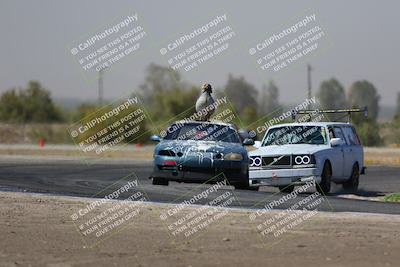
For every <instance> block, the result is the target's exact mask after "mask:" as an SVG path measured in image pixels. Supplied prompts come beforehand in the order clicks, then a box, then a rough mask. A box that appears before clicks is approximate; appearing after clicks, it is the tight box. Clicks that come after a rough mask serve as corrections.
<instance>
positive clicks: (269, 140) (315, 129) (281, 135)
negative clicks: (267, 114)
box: [262, 126, 327, 146]
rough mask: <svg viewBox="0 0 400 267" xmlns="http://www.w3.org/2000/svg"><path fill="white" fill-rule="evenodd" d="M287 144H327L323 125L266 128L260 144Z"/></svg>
mask: <svg viewBox="0 0 400 267" xmlns="http://www.w3.org/2000/svg"><path fill="white" fill-rule="evenodd" d="M287 144H313V145H325V144H327V135H326V132H325V128H324V127H320V126H284V127H276V128H272V129H270V130H268V133H267V135H266V136H265V138H264V140H263V143H262V146H271V145H287Z"/></svg>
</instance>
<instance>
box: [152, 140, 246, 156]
mask: <svg viewBox="0 0 400 267" xmlns="http://www.w3.org/2000/svg"><path fill="white" fill-rule="evenodd" d="M155 150H156V151H160V150H172V151H174V152H175V153H178V152H182V153H185V152H213V153H229V152H236V153H243V152H245V151H246V149H245V148H244V147H243V146H242V145H241V144H239V143H237V144H235V143H227V142H214V141H194V140H164V141H162V142H161V143H160V144H158V145H157V146H156V148H155Z"/></svg>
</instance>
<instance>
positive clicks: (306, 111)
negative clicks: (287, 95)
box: [292, 107, 368, 122]
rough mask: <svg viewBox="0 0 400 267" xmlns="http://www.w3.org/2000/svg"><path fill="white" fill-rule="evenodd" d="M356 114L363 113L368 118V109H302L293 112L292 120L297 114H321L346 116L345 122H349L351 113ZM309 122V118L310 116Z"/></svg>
mask: <svg viewBox="0 0 400 267" xmlns="http://www.w3.org/2000/svg"><path fill="white" fill-rule="evenodd" d="M357 112H363V113H364V116H365V117H368V107H364V108H351V109H321V110H318V109H315V110H312V109H303V110H298V111H293V112H292V119H293V120H295V119H296V116H297V115H298V114H302V115H304V114H321V113H329V114H346V115H345V116H347V118H348V119H347V121H348V122H350V119H351V113H357ZM310 120H311V116H310Z"/></svg>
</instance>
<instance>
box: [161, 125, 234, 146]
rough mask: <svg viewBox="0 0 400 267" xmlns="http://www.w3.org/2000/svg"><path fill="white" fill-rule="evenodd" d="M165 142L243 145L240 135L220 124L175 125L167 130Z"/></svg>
mask: <svg viewBox="0 0 400 267" xmlns="http://www.w3.org/2000/svg"><path fill="white" fill-rule="evenodd" d="M166 132H167V135H166V136H165V137H164V139H165V140H195V141H200V140H201V141H215V142H217V141H221V142H229V143H241V142H240V139H239V135H238V134H237V132H236V131H235V130H233V129H232V128H231V127H229V126H224V125H218V124H199V123H184V124H173V125H171V126H170V127H169V128H168V129H167V130H166Z"/></svg>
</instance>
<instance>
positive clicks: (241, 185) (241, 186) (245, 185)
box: [232, 182, 252, 190]
mask: <svg viewBox="0 0 400 267" xmlns="http://www.w3.org/2000/svg"><path fill="white" fill-rule="evenodd" d="M232 185H233V187H235V189H242V190H252V189H251V188H250V187H249V183H247V182H239V183H232Z"/></svg>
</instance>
